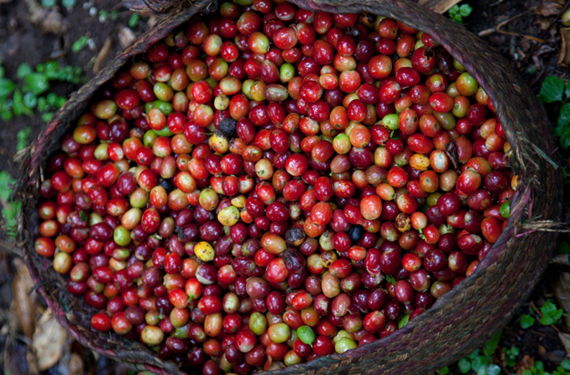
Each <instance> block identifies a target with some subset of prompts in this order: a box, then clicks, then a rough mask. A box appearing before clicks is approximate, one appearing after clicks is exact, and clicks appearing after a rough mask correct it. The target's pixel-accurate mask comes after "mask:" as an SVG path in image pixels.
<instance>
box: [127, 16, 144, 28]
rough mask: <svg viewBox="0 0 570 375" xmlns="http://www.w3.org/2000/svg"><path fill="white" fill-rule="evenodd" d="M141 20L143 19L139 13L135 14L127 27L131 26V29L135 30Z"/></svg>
mask: <svg viewBox="0 0 570 375" xmlns="http://www.w3.org/2000/svg"><path fill="white" fill-rule="evenodd" d="M140 19H141V16H140V14H138V13H133V15H132V16H131V18H129V22H128V23H127V25H129V27H130V28H131V29H134V28H135V27H136V26H137V25H138V23H139V21H140Z"/></svg>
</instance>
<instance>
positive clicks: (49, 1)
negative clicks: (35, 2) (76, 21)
mask: <svg viewBox="0 0 570 375" xmlns="http://www.w3.org/2000/svg"><path fill="white" fill-rule="evenodd" d="M56 4H57V0H42V6H43V7H44V8H48V9H49V8H53V7H54V6H56ZM76 4H77V0H61V5H63V6H64V7H66V8H67V10H71V9H73V7H74V6H75V5H76Z"/></svg>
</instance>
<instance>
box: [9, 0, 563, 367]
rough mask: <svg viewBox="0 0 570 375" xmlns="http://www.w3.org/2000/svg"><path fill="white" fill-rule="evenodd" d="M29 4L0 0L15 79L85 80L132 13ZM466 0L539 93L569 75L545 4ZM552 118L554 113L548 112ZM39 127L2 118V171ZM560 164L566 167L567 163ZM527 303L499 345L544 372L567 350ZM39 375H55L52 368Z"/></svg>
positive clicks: (472, 21) (22, 358) (16, 352)
mask: <svg viewBox="0 0 570 375" xmlns="http://www.w3.org/2000/svg"><path fill="white" fill-rule="evenodd" d="M33 2H34V0H12V1H10V0H0V60H1V61H2V65H3V66H4V67H5V69H6V76H7V77H8V78H11V79H15V75H16V70H17V68H18V66H19V65H20V64H21V63H22V62H28V63H29V64H30V65H32V66H34V65H36V64H38V63H45V62H46V61H48V60H56V61H58V62H59V63H60V64H65V65H72V66H81V67H83V68H84V70H85V71H86V73H87V78H90V77H92V76H93V70H92V63H93V61H92V59H94V56H96V55H97V53H98V52H99V50H100V48H101V46H102V45H103V43H104V41H105V39H106V38H107V37H110V38H111V39H112V41H113V49H112V51H111V53H110V54H109V56H108V57H107V59H106V61H109V60H110V59H112V57H113V56H115V54H116V53H117V52H119V51H120V50H121V46H120V43H119V39H118V32H119V30H121V28H123V27H125V26H126V24H127V22H128V20H129V18H130V16H131V14H132V13H131V12H130V11H128V10H126V9H124V8H117V4H118V1H116V0H91V4H90V5H89V6H87V7H84V6H83V5H84V4H85V2H83V1H81V0H78V4H77V5H76V6H75V8H74V9H73V10H72V11H71V12H67V10H66V9H65V8H63V7H61V6H59V7H58V8H57V9H58V11H59V12H60V13H61V15H62V16H63V17H62V18H63V21H64V24H65V27H66V31H65V32H64V33H60V34H50V33H42V32H41V31H40V29H39V28H38V25H37V24H34V23H32V22H30V8H29V5H28V4H30V3H33ZM465 2H466V3H469V4H470V5H471V6H472V7H473V13H472V15H471V16H470V17H468V18H467V19H466V20H465V26H466V28H467V29H468V30H470V31H471V32H473V33H475V34H479V33H480V32H485V31H486V30H489V29H492V28H495V27H496V26H497V25H500V24H501V23H505V24H504V25H503V26H502V27H501V30H503V31H504V33H498V32H486V35H485V36H484V37H483V39H484V40H486V41H487V42H488V43H489V45H491V46H492V47H494V48H496V49H497V50H498V51H499V52H500V53H501V54H502V55H503V56H504V57H505V58H507V59H508V60H509V61H510V62H511V63H512V65H513V67H514V68H516V69H518V70H519V71H520V72H521V74H522V75H523V76H524V77H525V78H526V79H527V82H528V83H529V85H531V87H532V88H533V89H534V90H535V92H538V90H539V89H540V83H541V82H542V80H543V79H544V77H546V76H548V75H551V74H556V75H558V76H560V77H562V78H568V76H570V74H569V73H570V70H569V69H567V68H562V67H558V66H557V65H556V63H557V60H558V55H559V52H560V51H559V49H560V36H559V33H558V32H557V29H558V27H559V25H557V24H554V25H552V27H551V28H548V26H550V21H551V20H552V19H553V16H550V17H541V16H538V15H535V13H534V12H535V9H537V7H538V6H539V5H540V4H541V3H542V2H543V1H541V0H471V1H464V3H465ZM555 2H556V1H555ZM59 3H60V2H59V1H58V4H59ZM558 3H559V7H561V6H562V5H563V4H564V3H565V1H563V0H560V1H558ZM91 7H95V8H96V9H102V10H105V11H108V12H110V11H111V10H113V9H119V13H118V17H117V19H116V20H115V21H111V20H107V21H106V22H104V23H101V22H100V21H99V18H98V16H97V15H95V16H91V15H90V14H89V9H90V8H91ZM147 21H148V15H146V16H143V17H142V19H141V21H140V22H139V24H138V25H137V27H136V28H134V30H133V31H134V32H135V34H137V35H138V34H140V33H141V32H143V31H144V30H146V29H147V28H148V27H149V26H148V25H147ZM505 32H506V33H505ZM507 33H508V34H507ZM512 34H515V35H512ZM523 34H524V35H526V36H530V37H535V38H540V39H543V40H545V41H546V43H540V42H536V41H534V40H531V39H532V38H528V37H524V36H523ZM83 35H89V36H90V37H91V38H92V39H93V41H94V44H95V48H94V49H93V50H91V49H89V48H87V47H86V48H84V49H83V50H82V51H81V52H79V53H72V52H71V45H72V44H73V42H74V41H75V40H77V39H78V38H79V37H80V36H83ZM52 87H54V88H55V90H56V92H57V93H58V94H60V95H69V94H70V93H71V92H72V91H73V90H76V89H77V88H78V87H75V86H73V85H71V84H66V83H57V84H55V85H53V86H52ZM551 112H553V111H551ZM550 115H553V116H554V113H550ZM42 125H43V123H42V121H41V118H40V116H39V115H36V116H34V117H17V118H15V119H14V120H12V121H8V122H6V121H4V122H2V120H0V170H8V171H11V172H13V171H14V165H13V162H11V161H10V158H11V157H12V155H13V154H14V153H15V151H16V133H17V132H18V131H19V130H21V129H24V128H25V127H28V126H29V127H31V128H32V129H33V132H32V137H33V136H35V135H36V134H37V133H38V132H39V129H40V128H41V126H42ZM563 160H568V154H567V153H566V152H561V153H560V154H559V155H558V161H563ZM562 163H563V165H564V164H565V162H562ZM13 174H14V173H13ZM566 212H568V210H566ZM566 240H568V238H566ZM10 267H11V266H10V261H9V256H7V255H6V254H4V253H2V252H0V275H1V276H0V327H2V326H5V325H6V324H7V323H6V315H7V313H6V312H7V310H8V309H9V306H10V303H11V295H12V294H11V287H10V285H11V282H12V277H11V272H13V270H12V269H11V268H10ZM561 271H566V272H568V271H570V267H567V266H566V267H564V266H558V265H557V266H550V267H549V269H548V270H547V272H546V273H545V275H544V277H543V279H542V280H541V282H540V283H539V285H538V286H537V288H536V289H535V291H534V292H533V295H532V297H531V299H530V301H533V303H534V304H535V305H537V306H540V305H541V304H542V303H544V301H546V300H548V299H553V298H554V297H553V290H552V285H553V284H554V283H555V282H556V280H557V279H558V275H559V272H561ZM530 301H529V303H527V304H526V305H525V306H524V307H523V308H522V309H521V310H520V311H519V312H518V313H517V315H516V316H515V318H514V319H513V320H512V322H511V323H510V324H509V325H508V326H507V327H506V328H505V329H504V333H503V336H502V339H501V342H500V344H499V346H500V347H505V348H511V347H512V346H516V347H518V348H519V349H520V355H519V356H518V358H517V360H520V359H521V358H522V357H523V356H524V355H527V356H529V357H532V358H534V359H536V360H542V361H544V362H545V365H546V370H547V371H552V370H553V369H554V368H555V367H556V365H557V364H558V363H560V361H561V360H562V359H563V358H564V357H565V355H566V352H565V351H564V347H563V346H562V344H561V342H560V341H559V339H558V335H557V332H556V330H555V329H554V328H553V327H551V326H542V325H540V324H538V323H537V324H535V326H534V327H532V328H530V329H527V330H523V329H521V328H520V322H519V320H520V315H521V314H528V313H529V311H530ZM563 324H564V323H563V322H562V321H561V322H559V323H558V327H557V328H558V329H560V330H562V329H563V328H564V327H563ZM5 331H6V330H5V329H3V328H2V329H1V330H0V373H3V370H6V373H8V371H9V372H11V373H14V374H25V373H28V369H27V366H26V365H25V363H26V347H25V344H24V343H23V341H22V340H15V342H14V343H13V344H12V345H11V347H10V350H9V353H8V355H7V356H6V357H4V355H3V354H2V353H3V350H2V348H3V347H4V345H5V342H6V337H7V336H6V332H5ZM74 350H77V351H79V352H80V353H81V356H82V358H83V360H84V369H85V371H84V373H89V374H101V375H103V374H115V373H116V374H119V373H121V374H122V373H125V371H124V369H121V368H117V366H116V365H115V363H114V362H112V361H109V360H106V359H104V358H102V359H96V358H94V357H93V355H92V354H90V352H89V351H87V350H85V351H81V350H80V349H78V348H75V349H74ZM3 359H5V360H3ZM450 370H451V372H450V373H451V374H461V372H460V371H459V369H458V367H457V365H456V364H454V365H451V366H450ZM510 372H513V371H510ZM44 373H46V374H56V373H58V370H57V368H52V369H50V370H48V371H45V372H44Z"/></svg>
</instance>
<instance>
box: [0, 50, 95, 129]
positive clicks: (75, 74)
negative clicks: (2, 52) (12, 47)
mask: <svg viewBox="0 0 570 375" xmlns="http://www.w3.org/2000/svg"><path fill="white" fill-rule="evenodd" d="M51 81H61V82H69V83H72V84H74V85H79V84H82V83H84V82H85V75H84V73H83V69H82V68H80V67H73V66H61V65H60V64H59V63H57V62H55V61H49V62H47V63H45V64H38V65H37V66H36V67H35V69H33V68H32V67H31V66H30V65H29V64H27V63H22V64H20V66H19V67H18V70H17V72H16V81H13V80H11V79H9V78H6V77H4V68H2V67H1V65H0V119H2V120H4V121H10V120H12V119H13V118H14V117H17V116H33V115H34V111H35V110H37V111H38V112H39V113H40V114H41V115H42V119H43V120H44V121H49V119H50V118H51V117H52V115H53V111H55V110H56V109H58V108H59V107H61V106H62V105H63V103H65V101H66V98H65V97H63V96H58V95H57V94H56V93H53V92H49V91H50V88H51V86H50V82H51Z"/></svg>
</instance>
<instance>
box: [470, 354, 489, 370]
mask: <svg viewBox="0 0 570 375" xmlns="http://www.w3.org/2000/svg"><path fill="white" fill-rule="evenodd" d="M488 364H489V360H488V359H487V357H484V356H482V355H480V356H478V357H477V358H475V359H474V360H473V362H472V363H471V368H472V369H473V371H475V372H479V370H481V368H487V365H488Z"/></svg>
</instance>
